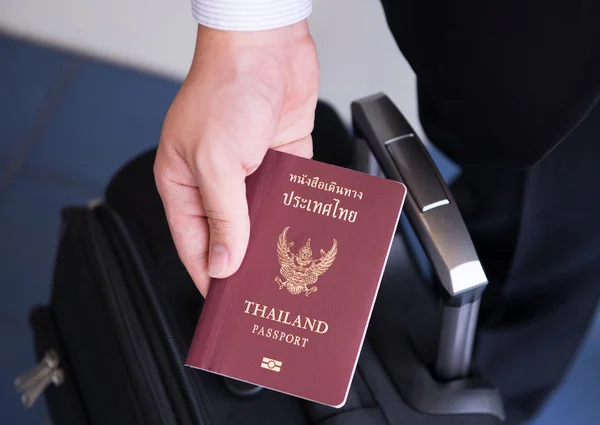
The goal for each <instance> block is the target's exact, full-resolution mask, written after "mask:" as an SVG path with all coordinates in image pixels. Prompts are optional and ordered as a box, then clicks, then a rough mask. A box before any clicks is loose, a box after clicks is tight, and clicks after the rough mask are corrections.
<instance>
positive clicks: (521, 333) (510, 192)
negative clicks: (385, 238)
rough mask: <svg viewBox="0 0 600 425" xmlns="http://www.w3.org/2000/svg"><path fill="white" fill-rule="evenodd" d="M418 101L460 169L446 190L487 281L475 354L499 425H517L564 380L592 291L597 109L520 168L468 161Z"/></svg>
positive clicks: (596, 275)
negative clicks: (501, 408)
mask: <svg viewBox="0 0 600 425" xmlns="http://www.w3.org/2000/svg"><path fill="white" fill-rule="evenodd" d="M524 95H525V94H524ZM419 105H420V117H421V121H422V123H423V126H424V128H425V131H426V133H427V134H428V137H429V138H430V139H431V141H432V142H433V143H434V144H435V145H436V146H437V147H439V148H440V150H442V151H444V152H446V153H447V154H448V155H449V156H450V157H452V158H453V159H454V160H456V161H457V162H458V164H459V165H461V166H462V168H463V173H462V176H461V178H460V179H459V180H458V181H457V183H456V184H455V185H453V188H452V190H453V192H454V191H456V196H457V202H458V204H459V207H460V208H461V212H462V213H463V215H464V217H465V220H466V222H467V226H468V228H469V230H470V232H471V235H472V237H473V241H474V243H475V246H476V249H477V251H478V253H479V255H480V259H481V261H482V264H483V266H484V269H485V270H486V272H487V274H488V278H489V280H490V284H489V287H488V289H487V292H486V293H485V295H484V299H483V302H482V312H481V319H480V323H479V333H478V341H477V345H476V356H475V360H476V363H477V366H478V367H479V369H480V371H481V372H482V373H483V375H484V376H485V377H486V378H487V379H488V380H490V381H491V383H492V384H494V385H495V386H497V387H498V388H499V389H500V390H501V392H502V394H503V396H504V397H505V402H506V408H507V414H508V423H510V424H517V423H523V422H524V421H525V420H527V419H529V418H531V417H532V416H533V415H535V414H536V413H537V412H538V411H539V409H540V408H541V407H542V406H543V404H544V402H545V401H547V399H548V397H549V395H551V393H552V392H553V391H554V390H555V389H556V388H557V386H558V385H559V384H560V383H561V380H562V379H563V378H564V377H565V374H566V373H567V372H568V368H569V366H570V364H571V362H572V360H573V359H574V357H575V356H576V355H577V350H578V347H579V345H580V344H581V343H582V339H583V338H584V337H585V334H586V331H587V330H588V327H589V326H590V324H591V322H592V319H593V317H594V312H595V309H596V306H597V303H598V299H599V297H600V105H599V106H597V107H596V108H595V109H594V110H593V111H592V113H591V114H589V115H588V116H587V118H586V119H585V120H584V121H583V122H582V123H581V124H580V125H579V126H578V127H577V128H576V129H575V130H574V131H573V132H572V133H571V135H570V136H568V137H567V138H566V139H565V140H564V141H563V142H562V143H561V144H560V145H558V147H557V148H555V149H554V150H553V151H552V152H551V153H550V154H549V155H548V156H546V157H545V158H544V159H543V160H541V161H540V162H538V163H537V164H535V165H533V166H532V167H529V168H527V169H525V170H517V169H511V168H509V167H503V166H499V165H493V164H491V163H490V162H488V161H483V160H481V161H478V160H477V157H476V156H475V157H474V156H473V155H472V152H465V151H464V149H465V147H464V146H463V145H461V143H460V137H456V134H452V135H450V132H449V131H446V126H445V124H444V123H443V122H441V121H440V120H439V116H438V114H437V113H436V112H437V111H436V110H435V108H434V107H433V106H432V104H431V102H430V99H428V98H427V97H426V95H425V94H424V93H423V92H422V91H421V92H420V94H419ZM457 107H460V105H457ZM481 143H486V141H485V138H484V137H482V140H481ZM496 148H498V147H496ZM500 148H501V147H500ZM465 194H469V196H465Z"/></svg>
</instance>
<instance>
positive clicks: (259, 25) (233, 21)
mask: <svg viewBox="0 0 600 425" xmlns="http://www.w3.org/2000/svg"><path fill="white" fill-rule="evenodd" d="M191 1H192V15H193V16H194V19H195V20H196V21H197V22H198V23H199V24H201V25H204V26H207V27H209V28H215V29H220V30H227V31H261V30H269V29H274V28H280V27H284V26H287V25H292V24H295V23H296V22H300V21H302V20H304V19H306V18H308V16H309V15H310V14H311V12H312V0H191Z"/></svg>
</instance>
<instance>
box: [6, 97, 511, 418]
mask: <svg viewBox="0 0 600 425" xmlns="http://www.w3.org/2000/svg"><path fill="white" fill-rule="evenodd" d="M352 115H353V120H354V133H355V136H357V137H354V138H351V137H350V136H349V134H348V132H347V131H346V129H345V128H344V126H343V124H342V122H341V121H340V119H339V118H338V116H337V115H336V114H335V112H334V111H333V110H332V109H331V108H329V107H328V106H327V105H326V104H323V103H319V105H318V107H317V113H316V122H315V130H314V132H313V140H314V146H315V147H314V153H315V159H317V160H321V161H324V162H329V163H332V164H335V165H340V166H345V167H349V168H354V169H357V170H360V171H364V172H369V173H373V174H381V175H384V176H386V177H387V178H393V179H398V180H400V181H403V182H404V183H405V184H406V185H407V187H408V189H409V194H408V196H407V201H406V204H405V205H406V206H405V213H404V215H405V216H406V217H407V218H408V221H409V222H410V228H409V227H408V226H406V220H403V223H404V225H402V226H400V227H399V232H398V234H397V236H396V238H395V240H394V243H393V247H392V252H391V254H390V258H389V262H388V266H387V268H386V271H385V274H384V278H383V282H382V286H381V289H380V292H379V295H378V299H377V301H376V304H375V309H374V312H373V315H372V319H371V324H370V326H369V330H368V332H367V337H366V340H365V343H364V346H363V350H362V351H361V356H360V359H359V363H358V367H357V370H356V374H355V377H354V379H353V382H352V386H351V390H350V393H349V396H348V401H347V403H346V405H345V406H343V407H342V408H340V409H335V408H330V407H327V406H323V405H319V404H315V403H311V402H307V401H304V400H301V399H297V398H294V397H291V396H288V395H284V394H280V393H277V392H274V391H270V390H266V389H262V388H258V387H254V386H249V385H245V384H242V383H240V382H237V381H233V380H228V379H225V378H222V377H220V376H217V375H214V374H210V373H206V372H203V371H200V370H195V369H191V368H186V367H185V366H184V360H185V356H186V354H187V349H188V347H189V344H190V341H191V339H192V335H193V332H194V329H195V325H196V323H197V320H198V316H199V314H200V311H201V309H202V302H203V299H202V297H201V296H200V294H199V293H198V291H197V290H196V287H195V286H194V284H193V283H192V281H191V279H190V277H189V276H188V274H187V272H186V271H185V269H184V267H183V266H182V264H181V262H180V261H179V259H178V257H177V253H176V251H175V248H174V245H173V242H172V240H171V236H170V233H169V229H168V226H167V222H166V219H165V216H164V212H163V209H162V203H161V201H160V198H159V196H158V193H157V191H156V188H155V185H154V177H153V170H152V168H153V160H154V154H155V151H150V152H146V153H144V154H143V155H141V156H139V157H137V158H135V159H133V160H132V161H131V162H130V163H128V164H126V165H125V166H124V167H123V168H122V169H121V170H119V171H118V172H117V173H116V174H115V176H114V178H113V179H112V181H111V182H110V184H109V185H108V187H107V188H106V191H105V197H104V199H101V200H98V201H94V202H91V203H90V204H89V205H77V206H69V207H66V208H65V209H64V210H63V213H62V227H61V230H60V235H59V245H58V248H57V257H56V260H55V270H54V280H53V282H52V288H51V298H50V303H49V305H44V306H37V307H36V308H34V309H33V311H32V312H31V316H30V317H31V326H32V328H33V333H34V339H35V341H34V342H35V350H36V358H37V359H38V360H39V364H38V365H37V366H35V367H34V368H33V369H32V370H30V371H29V372H27V373H26V374H24V375H22V376H20V377H18V378H17V379H16V381H15V385H16V387H17V390H19V391H20V392H21V394H22V402H23V404H24V405H25V406H30V405H32V404H33V403H35V402H36V400H38V399H39V398H40V397H41V398H43V399H44V401H45V402H46V405H47V409H48V412H49V415H50V417H51V419H52V421H53V423H54V424H55V425H71V424H77V425H95V424H111V425H120V424H127V425H137V424H156V425H158V424H169V425H176V424H177V425H179V424H181V425H222V424H286V425H296V424H323V425H325V424H327V425H359V424H360V425H371V424H372V425H391V424H400V425H413V424H427V425H429V424H432V425H433V424H440V425H442V424H444V425H446V424H447V425H459V424H460V425H470V424H472V425H480V424H485V425H487V424H497V423H500V422H501V421H503V419H504V412H503V406H502V401H501V397H500V394H499V393H498V392H497V391H496V390H495V389H493V388H491V387H489V386H488V385H487V384H486V383H485V382H484V381H483V380H482V379H481V378H480V377H479V376H478V375H477V371H475V370H471V367H470V365H471V361H470V359H471V351H472V344H473V337H474V333H475V323H476V320H477V311H478V308H479V298H480V296H481V292H482V291H483V288H485V284H486V282H485V276H482V275H481V274H478V273H479V269H478V268H477V267H478V265H479V262H478V260H477V256H476V255H475V252H474V249H473V245H472V243H471V241H470V238H469V235H468V233H467V231H466V228H465V226H464V223H463V221H462V218H461V216H460V213H459V212H458V209H457V207H456V205H455V204H454V201H453V199H452V197H451V194H450V192H449V190H448V188H447V187H446V185H445V184H444V183H443V180H442V178H441V176H440V174H439V172H438V171H437V168H436V167H435V165H434V163H433V161H432V160H431V158H430V157H429V155H428V154H427V151H426V150H425V149H424V147H423V145H422V144H421V142H420V141H419V139H418V138H417V137H416V135H415V134H414V132H413V131H412V129H411V128H410V126H409V125H408V123H407V122H406V120H405V119H404V118H403V117H402V115H401V114H400V112H399V111H398V110H397V109H396V108H395V107H394V105H393V104H392V103H391V102H390V101H389V99H388V98H387V97H386V96H384V95H376V96H372V97H368V98H365V99H361V100H359V101H357V102H354V103H353V105H352ZM410 229H412V230H410ZM407 231H414V234H415V235H416V236H417V238H418V240H419V241H420V242H421V245H422V248H423V249H424V251H425V252H426V254H427V256H428V258H429V259H430V262H431V265H432V267H433V270H434V271H435V272H436V276H437V279H435V280H434V282H433V283H431V282H429V281H428V280H427V279H425V277H424V274H423V273H422V272H421V271H420V270H419V268H418V267H417V266H416V264H415V259H414V256H413V255H412V253H411V250H410V249H408V247H409V244H407V243H406V239H405V236H406V234H407ZM457 270H458V271H457ZM232 349H235V347H232ZM315 385H318V383H315Z"/></svg>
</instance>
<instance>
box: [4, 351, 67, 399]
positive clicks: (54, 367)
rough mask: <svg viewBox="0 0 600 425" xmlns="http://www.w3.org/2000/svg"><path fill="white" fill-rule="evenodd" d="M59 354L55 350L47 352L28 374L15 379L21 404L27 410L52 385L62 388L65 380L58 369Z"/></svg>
mask: <svg viewBox="0 0 600 425" xmlns="http://www.w3.org/2000/svg"><path fill="white" fill-rule="evenodd" d="M58 365H59V359H58V354H57V353H56V351H54V350H50V351H47V352H46V354H45V355H44V358H43V359H42V361H41V362H40V363H38V364H37V365H36V366H35V367H33V368H32V369H31V370H29V371H28V372H27V373H25V374H23V375H21V376H19V377H17V378H16V379H15V382H14V384H15V387H16V390H17V391H18V392H20V393H23V394H22V395H21V402H22V403H23V405H24V406H25V407H27V408H29V407H31V406H33V405H34V404H35V402H36V400H37V399H38V398H39V397H40V395H41V394H42V393H43V392H44V390H45V389H46V388H48V386H49V385H50V384H54V385H55V386H57V387H58V386H60V385H61V384H62V383H63V381H64V379H65V375H64V371H63V370H62V369H59V368H58Z"/></svg>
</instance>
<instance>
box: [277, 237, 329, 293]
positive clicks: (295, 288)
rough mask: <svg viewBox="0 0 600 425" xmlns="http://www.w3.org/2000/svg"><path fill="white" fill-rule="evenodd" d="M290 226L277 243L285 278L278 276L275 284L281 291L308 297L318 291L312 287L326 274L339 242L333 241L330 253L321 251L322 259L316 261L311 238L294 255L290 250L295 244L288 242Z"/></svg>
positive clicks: (281, 269)
mask: <svg viewBox="0 0 600 425" xmlns="http://www.w3.org/2000/svg"><path fill="white" fill-rule="evenodd" d="M288 229H289V226H288V227H286V228H285V229H283V232H281V234H280V235H279V240H278V241H277V258H278V259H279V264H280V265H281V268H280V269H279V273H280V274H281V276H283V279H285V280H283V279H282V278H281V276H277V277H276V278H275V282H277V284H279V289H283V288H284V287H285V288H287V290H288V292H290V293H291V294H294V295H298V294H301V293H304V294H305V295H306V296H307V297H308V295H309V294H311V293H313V292H315V291H316V290H317V287H316V286H311V287H310V288H309V286H310V285H314V284H315V283H317V279H319V276H321V275H322V274H323V273H325V272H326V271H327V270H328V269H329V267H331V264H333V261H334V260H335V256H336V254H337V241H336V240H335V239H333V245H332V246H331V249H330V250H329V252H325V251H323V250H320V252H321V258H319V259H317V260H315V259H313V258H312V250H311V248H310V238H309V239H308V241H306V244H305V245H304V246H303V247H302V248H300V249H299V250H298V253H297V254H294V253H293V252H292V251H291V250H290V248H291V247H292V246H294V242H288V241H287V239H286V234H287V231H288Z"/></svg>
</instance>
